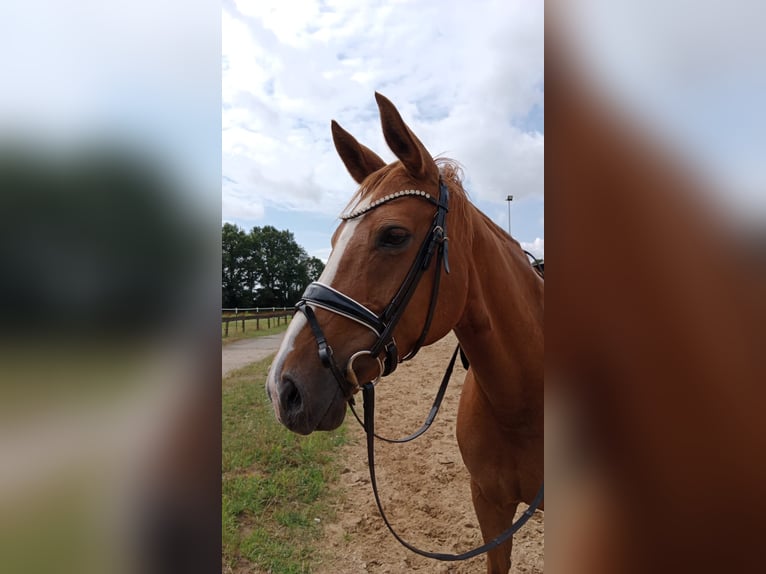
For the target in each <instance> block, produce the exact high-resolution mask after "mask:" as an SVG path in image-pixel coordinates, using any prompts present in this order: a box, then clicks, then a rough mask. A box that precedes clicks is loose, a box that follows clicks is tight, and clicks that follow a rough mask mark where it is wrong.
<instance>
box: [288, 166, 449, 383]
mask: <svg viewBox="0 0 766 574" xmlns="http://www.w3.org/2000/svg"><path fill="white" fill-rule="evenodd" d="M404 197H416V198H421V199H424V200H426V201H428V202H430V203H432V204H434V205H435V206H436V213H435V214H434V219H433V222H432V223H431V228H430V230H429V231H428V233H427V235H426V237H425V239H424V240H423V243H422V244H421V245H420V249H419V250H418V253H417V255H416V256H415V260H414V261H413V263H412V266H411V267H410V269H409V271H408V272H407V275H406V276H405V278H404V281H402V284H401V285H400V287H399V289H398V290H397V292H396V294H394V296H393V298H392V299H391V302H390V303H389V304H388V305H387V306H386V308H385V309H384V310H383V312H382V313H381V314H380V315H376V314H375V313H374V312H373V311H371V310H370V309H368V308H367V307H365V306H364V305H362V304H361V303H359V302H357V301H355V300H354V299H352V298H351V297H349V296H348V295H345V294H343V293H341V292H340V291H337V290H335V289H333V288H332V287H330V286H329V285H325V284H324V283H320V282H318V281H315V282H313V283H311V284H310V285H309V286H308V287H306V290H305V291H304V292H303V295H302V296H301V299H300V301H298V303H297V304H296V305H295V307H296V309H297V310H298V311H300V312H302V313H303V314H304V315H305V316H306V320H307V321H308V324H309V326H310V327H311V331H312V332H313V334H314V338H315V339H316V342H317V347H318V351H319V358H320V360H321V361H322V365H324V367H325V368H327V369H330V372H332V374H333V377H334V378H335V380H336V381H337V382H338V385H339V386H340V388H341V391H342V392H343V396H344V397H346V398H351V396H352V395H353V394H354V393H355V392H356V391H358V390H359V388H360V385H359V383H358V382H357V379H356V375H355V374H354V371H353V363H354V360H355V359H356V358H357V357H359V356H362V355H369V356H370V357H372V358H373V359H376V360H377V361H378V364H379V366H380V372H379V374H378V377H377V378H376V379H375V381H376V382H377V380H379V379H380V378H381V377H384V376H386V375H390V374H391V373H393V372H394V371H395V370H396V367H397V365H398V364H399V362H403V361H408V360H409V359H412V358H413V357H414V356H415V355H416V354H417V352H418V351H419V350H420V347H421V346H422V345H423V342H424V341H425V339H426V336H427V334H428V330H429V328H430V327H431V320H432V319H433V314H434V309H435V308H436V300H437V298H438V295H439V281H440V279H441V268H442V263H443V264H444V270H445V271H446V272H447V273H449V259H448V247H447V246H448V237H447V231H446V229H447V212H448V211H449V190H448V189H447V186H446V185H445V183H444V182H443V181H442V179H441V177H440V178H439V199H438V200H436V199H434V198H433V197H431V196H430V195H429V194H427V193H426V192H424V191H420V190H414V189H408V190H404V191H398V192H396V193H392V194H390V195H387V196H385V197H382V198H380V199H378V200H376V201H374V202H372V203H371V204H370V205H368V206H366V207H363V208H360V209H356V210H354V211H352V212H351V213H348V214H346V215H342V216H341V219H343V220H344V221H347V220H349V219H354V218H356V217H359V216H361V215H363V214H365V213H367V212H369V211H371V210H373V209H375V208H376V207H379V206H381V205H383V204H384V203H388V202H389V201H394V200H397V199H401V198H404ZM434 254H436V266H435V268H434V282H433V288H432V290H431V302H430V304H429V307H428V314H427V316H426V321H425V324H424V325H423V330H422V332H421V333H420V337H419V338H418V340H417V342H416V343H415V346H414V347H413V348H412V350H411V351H410V352H409V353H408V354H407V355H406V356H405V357H403V358H402V359H401V360H400V359H399V350H398V349H397V347H396V341H395V340H394V329H395V328H396V325H397V324H398V322H399V320H400V319H401V318H402V315H403V314H404V310H405V308H406V307H407V304H408V303H409V301H410V299H411V298H412V295H413V294H414V293H415V289H417V286H418V283H419V282H420V279H421V277H422V276H423V274H424V273H425V271H426V270H427V269H428V267H429V265H430V264H431V260H432V259H433V256H434ZM312 307H319V308H321V309H325V310H326V311H330V312H332V313H335V314H336V315H341V316H343V317H346V318H347V319H350V320H352V321H355V322H356V323H359V324H360V325H363V326H364V327H366V328H368V329H369V330H371V331H372V332H373V333H374V334H375V336H376V337H377V339H376V341H375V343H373V345H372V347H370V349H365V350H360V351H357V352H355V353H354V354H353V355H352V356H351V358H349V360H348V362H347V364H346V368H345V370H343V371H342V370H341V369H340V367H339V366H338V364H337V363H336V361H335V358H334V355H333V350H332V347H331V346H330V345H329V343H328V342H327V339H326V338H325V336H324V333H323V332H322V329H321V327H320V326H319V322H318V321H317V318H316V315H315V313H314V309H312ZM381 355H383V358H382V359H381Z"/></svg>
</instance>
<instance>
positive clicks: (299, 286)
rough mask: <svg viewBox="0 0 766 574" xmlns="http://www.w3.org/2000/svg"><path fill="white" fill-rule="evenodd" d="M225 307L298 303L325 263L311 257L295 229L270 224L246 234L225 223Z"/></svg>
mask: <svg viewBox="0 0 766 574" xmlns="http://www.w3.org/2000/svg"><path fill="white" fill-rule="evenodd" d="M222 244H223V282H222V288H223V297H222V298H223V306H224V307H248V306H258V307H286V306H289V305H292V304H293V303H295V302H296V301H297V300H298V298H299V297H300V296H301V294H302V293H303V290H304V289H305V288H306V285H308V284H309V283H310V282H311V281H314V280H316V279H317V278H318V277H319V276H320V275H321V274H322V271H323V270H324V263H322V261H321V260H320V259H317V258H316V257H309V256H308V254H307V253H306V251H305V250H304V249H303V248H302V247H301V246H300V245H298V244H297V243H296V241H295V237H294V236H293V234H292V232H290V231H288V230H284V231H280V230H278V229H276V228H275V227H272V226H270V225H267V226H264V227H253V228H252V229H251V230H250V233H245V232H244V230H241V229H239V227H237V226H236V225H232V224H230V223H227V224H224V226H223V230H222Z"/></svg>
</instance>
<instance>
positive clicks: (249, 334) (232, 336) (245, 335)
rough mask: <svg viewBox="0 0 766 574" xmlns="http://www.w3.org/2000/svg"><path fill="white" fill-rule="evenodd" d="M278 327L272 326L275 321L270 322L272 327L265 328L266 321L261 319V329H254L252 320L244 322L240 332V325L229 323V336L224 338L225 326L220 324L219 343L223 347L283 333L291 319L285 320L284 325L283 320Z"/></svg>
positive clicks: (254, 324) (254, 325)
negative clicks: (235, 342) (243, 328)
mask: <svg viewBox="0 0 766 574" xmlns="http://www.w3.org/2000/svg"><path fill="white" fill-rule="evenodd" d="M280 321H282V322H281V324H280V325H274V322H275V319H273V320H272V325H273V326H272V327H271V328H270V329H269V328H266V325H267V323H266V319H261V327H262V328H261V329H256V328H255V327H256V323H255V321H253V320H250V321H245V330H244V332H243V331H242V323H241V322H238V323H230V324H229V335H228V336H226V335H225V334H224V333H225V332H226V331H225V326H224V324H223V323H221V343H222V344H223V345H227V344H229V343H233V342H234V341H241V340H242V339H254V338H256V337H265V336H266V335H276V334H277V333H283V332H284V331H286V330H287V326H288V325H289V324H290V321H292V318H291V319H288V320H287V323H285V322H284V321H283V320H280Z"/></svg>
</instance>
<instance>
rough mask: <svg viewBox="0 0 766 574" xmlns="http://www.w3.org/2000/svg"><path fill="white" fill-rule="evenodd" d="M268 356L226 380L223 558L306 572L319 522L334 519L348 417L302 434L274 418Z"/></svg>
mask: <svg viewBox="0 0 766 574" xmlns="http://www.w3.org/2000/svg"><path fill="white" fill-rule="evenodd" d="M283 327H284V326H283ZM271 360H272V359H271V358H268V359H265V360H263V361H261V362H259V363H255V364H253V365H250V366H248V367H245V368H244V369H241V370H239V371H236V372H234V373H232V374H231V375H229V376H228V377H226V378H225V379H224V381H223V397H222V402H223V413H222V414H223V429H222V445H221V446H222V470H223V477H222V497H223V499H222V513H223V516H222V522H223V528H222V530H223V531H222V537H223V563H224V565H226V566H228V567H229V568H232V569H233V568H235V565H237V566H238V568H239V567H242V566H243V565H246V567H245V568H244V569H245V570H247V571H248V572H249V571H252V570H253V569H255V571H260V570H259V569H262V570H263V571H267V572H269V571H270V572H274V573H277V572H278V573H280V574H282V573H284V574H305V573H309V572H311V567H310V564H311V561H312V559H313V558H314V557H315V553H316V549H315V547H314V545H315V544H316V541H317V539H318V538H319V536H320V535H321V524H322V523H324V522H326V521H328V520H332V519H333V516H332V512H331V509H330V502H331V501H332V498H331V497H332V496H333V494H331V492H330V486H331V485H332V483H333V482H334V481H335V480H337V476H338V470H339V469H338V466H337V464H336V463H335V461H334V458H333V456H334V453H335V451H336V449H337V448H338V447H339V446H341V445H342V444H344V443H345V442H346V432H345V425H343V426H341V427H340V428H339V429H338V430H336V431H333V432H316V433H313V434H311V435H309V436H306V437H304V436H299V435H296V434H294V433H291V432H290V431H288V430H287V429H286V428H285V427H283V426H282V425H281V424H280V423H279V422H277V420H276V419H275V417H274V412H273V410H272V407H271V405H270V404H269V400H268V398H267V396H266V392H265V390H264V382H265V381H266V375H267V372H268V368H269V365H270V363H271ZM316 518H319V519H320V522H317V521H316V520H315V519H316Z"/></svg>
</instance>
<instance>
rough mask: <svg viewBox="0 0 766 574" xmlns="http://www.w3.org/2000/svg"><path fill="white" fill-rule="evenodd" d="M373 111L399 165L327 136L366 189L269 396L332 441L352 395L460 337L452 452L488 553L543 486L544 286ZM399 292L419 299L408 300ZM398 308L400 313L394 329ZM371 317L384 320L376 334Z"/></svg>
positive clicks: (505, 554)
mask: <svg viewBox="0 0 766 574" xmlns="http://www.w3.org/2000/svg"><path fill="white" fill-rule="evenodd" d="M375 97H376V100H377V103H378V107H379V110H380V116H381V123H382V128H383V134H384V136H385V139H386V143H387V144H388V146H389V147H390V148H391V150H392V151H393V152H394V154H395V155H396V157H397V158H398V159H399V161H396V162H394V163H391V164H388V165H386V163H385V162H384V161H383V160H382V159H381V158H380V157H379V156H377V155H376V154H375V153H374V152H372V151H371V150H369V149H368V148H367V147H365V146H363V145H361V144H360V143H358V142H357V141H356V139H354V137H353V136H351V135H350V134H349V133H347V132H346V131H345V130H343V129H342V128H341V127H340V126H339V125H338V124H337V123H335V122H334V121H333V122H332V134H333V140H334V143H335V148H336V149H337V151H338V154H339V155H340V157H341V159H342V160H343V163H344V164H345V166H346V168H347V169H348V171H349V173H350V174H351V176H352V177H353V178H354V180H355V181H356V182H357V183H358V184H359V185H360V188H359V190H358V191H357V193H356V195H355V196H354V198H353V199H352V200H351V203H350V204H349V208H348V209H347V212H346V215H344V216H342V217H341V219H342V223H341V224H340V226H339V227H338V229H337V230H336V231H335V234H334V236H333V238H332V244H333V250H332V253H331V255H330V258H329V260H328V262H327V266H326V267H325V270H324V272H323V273H322V275H321V277H320V278H319V281H318V282H317V283H314V284H312V285H311V286H309V288H308V289H307V292H306V294H304V298H303V300H302V302H301V303H300V304H299V309H300V310H301V311H302V313H301V312H299V313H297V314H296V316H295V318H294V320H293V321H292V323H291V324H290V327H289V328H288V330H287V333H286V334H285V337H284V340H283V342H282V345H281V347H280V349H279V351H278V352H277V355H276V357H275V359H274V362H273V364H272V366H271V370H270V372H269V376H268V380H267V383H266V389H267V392H268V394H269V397H270V398H271V400H272V403H273V406H274V410H275V413H276V416H277V418H278V419H279V420H280V421H281V422H282V423H283V424H284V425H285V426H287V427H288V428H289V429H291V430H292V431H294V432H297V433H301V434H309V433H311V432H313V431H315V430H331V429H334V428H337V427H338V426H339V425H340V424H341V422H342V421H343V418H344V416H345V412H346V402H347V401H348V400H349V399H350V397H351V395H352V393H353V392H355V391H356V390H358V381H364V382H367V381H372V380H373V379H376V377H379V376H380V375H386V374H389V373H390V372H391V371H393V369H394V368H395V367H396V363H398V362H400V361H401V360H403V359H406V358H411V356H412V355H413V354H414V353H415V352H417V349H418V348H419V347H420V345H421V344H423V345H429V344H432V343H434V342H436V341H438V340H439V339H441V338H442V337H444V336H445V335H447V334H448V333H449V332H450V331H452V330H454V332H455V334H456V335H457V338H458V340H459V341H460V345H461V347H462V349H463V351H464V353H465V355H466V356H467V358H468V360H469V361H470V369H469V370H468V373H467V375H466V378H465V383H464V385H463V390H462V395H461V397H460V406H459V410H458V417H457V439H458V444H459V446H460V452H461V454H462V457H463V461H464V463H465V465H466V467H467V468H468V471H469V472H470V475H471V492H472V497H473V504H474V508H475V510H476V514H477V517H478V520H479V524H480V526H481V531H482V535H483V537H484V540H485V541H490V540H492V539H493V538H495V537H496V536H497V535H498V534H500V533H502V532H503V531H505V530H506V529H507V528H508V527H509V526H510V525H511V523H512V521H513V517H514V514H515V512H516V508H517V505H518V504H519V502H522V501H523V502H526V503H527V504H530V503H531V502H532V501H533V499H534V498H535V495H536V494H537V493H538V491H539V490H540V488H541V485H542V482H543V354H544V334H543V307H544V303H543V300H544V289H543V280H542V279H541V278H540V277H539V276H538V275H537V273H536V272H535V271H534V270H533V269H532V267H531V266H530V264H529V262H528V260H527V257H526V255H525V253H524V251H523V250H522V249H521V247H520V246H519V244H518V243H517V242H516V241H515V240H513V239H512V238H511V237H510V236H509V235H508V234H507V233H505V232H504V231H503V230H502V229H501V228H500V227H498V226H497V225H495V224H494V223H493V222H492V221H491V220H490V219H489V218H488V217H487V216H485V215H484V214H483V213H481V212H480V211H479V210H478V209H477V208H476V207H475V206H473V205H472V204H471V203H470V202H469V201H468V198H467V196H466V194H465V191H464V190H463V187H462V184H461V180H460V171H459V169H458V168H457V166H456V165H455V164H454V163H453V162H451V161H449V160H445V159H438V160H434V159H433V158H432V156H431V154H430V153H429V152H428V151H427V150H426V148H425V146H424V145H423V144H422V143H421V142H420V140H419V139H418V138H417V137H416V136H415V135H414V134H413V132H412V131H411V130H410V129H409V128H408V127H407V125H406V124H405V123H404V121H403V120H402V118H401V116H400V115H399V112H398V111H397V110H396V108H395V107H394V105H393V104H392V103H391V102H390V101H389V100H387V99H386V98H385V97H383V96H381V95H380V94H377V93H376V95H375ZM447 196H448V197H449V205H448V206H447V204H446V198H447ZM434 206H436V208H434ZM440 217H441V218H442V219H440ZM434 233H436V234H439V233H441V234H442V235H441V236H440V237H438V248H437V249H438V255H434V256H433V257H432V256H428V257H427V258H426V259H425V260H424V261H422V268H424V269H426V270H425V271H424V272H422V273H421V274H420V275H417V277H416V278H415V280H414V283H413V282H412V281H411V279H412V275H413V273H414V271H413V270H414V269H415V268H416V267H417V268H420V267H421V265H420V263H419V262H421V259H420V257H421V255H423V252H424V251H425V248H424V247H423V246H424V245H428V243H429V241H430V239H429V238H430V237H431V235H432V234H434ZM445 235H446V236H445ZM447 240H448V241H447ZM447 245H448V246H449V249H447ZM414 261H417V262H418V263H415V264H413V262H414ZM434 268H435V272H434ZM429 270H430V272H429ZM408 281H409V282H410V283H408ZM435 282H438V284H437V285H436V286H435V285H434V283H435ZM404 285H409V286H410V287H411V288H410V289H409V290H408V292H407V293H406V294H404V295H403V294H402V292H403V291H404V290H405V289H404V287H403V286H404ZM317 292H318V293H317ZM320 295H321V296H320ZM432 301H433V305H432ZM394 302H396V303H397V304H399V311H400V313H399V315H398V316H397V317H396V318H395V319H391V321H390V324H387V321H388V319H389V318H390V317H388V316H387V312H388V310H389V308H390V307H391V306H392V305H393V304H394ZM360 308H361V309H362V311H359V309H360ZM355 309H356V310H355ZM366 311H369V315H370V316H372V318H369V317H368V318H366V317H365V316H366V313H365V312H366ZM375 316H377V317H378V318H381V317H382V318H384V320H383V321H380V322H379V323H376V317H375ZM381 333H384V334H383V335H382V336H381ZM383 339H385V340H383ZM317 345H319V350H320V353H319V354H318V353H317ZM330 346H331V348H332V350H330ZM338 365H340V366H341V367H339V366H338ZM541 508H542V505H541ZM511 545H512V539H508V540H507V541H506V542H504V543H502V544H501V545H499V546H498V547H496V548H494V549H492V550H490V551H489V553H488V564H487V571H488V572H490V573H506V572H508V570H509V569H510V565H511V560H510V555H511Z"/></svg>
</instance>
